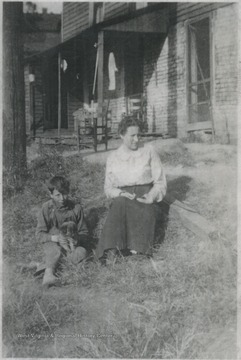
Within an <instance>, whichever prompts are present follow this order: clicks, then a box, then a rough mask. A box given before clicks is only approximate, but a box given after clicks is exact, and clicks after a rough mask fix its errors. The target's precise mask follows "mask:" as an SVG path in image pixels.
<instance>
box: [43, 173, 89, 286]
mask: <svg viewBox="0 0 241 360" xmlns="http://www.w3.org/2000/svg"><path fill="white" fill-rule="evenodd" d="M69 187H70V184H69V181H68V180H66V179H65V178H64V177H62V176H54V177H52V178H51V179H50V180H49V182H48V190H49V195H50V200H49V201H47V202H45V203H44V204H43V206H42V209H41V211H40V213H39V215H38V225H37V230H36V236H37V239H38V241H40V242H41V243H42V244H43V250H44V253H45V273H44V278H43V285H45V286H49V285H54V284H55V283H56V281H57V280H58V278H57V277H56V276H55V270H56V266H57V265H58V263H59V260H60V258H61V256H63V255H68V256H69V257H70V258H71V260H72V262H73V263H75V264H77V263H79V262H80V261H82V260H83V259H84V258H85V257H86V253H87V252H86V249H85V247H86V246H88V240H89V233H88V229H87V227H86V223H85V220H84V214H83V210H82V208H81V206H80V204H75V203H74V202H73V201H71V200H70V199H69V198H68V194H69Z"/></svg>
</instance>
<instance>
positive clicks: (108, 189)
mask: <svg viewBox="0 0 241 360" xmlns="http://www.w3.org/2000/svg"><path fill="white" fill-rule="evenodd" d="M115 183H116V181H115V176H114V174H113V171H112V158H111V157H109V158H108V159H107V163H106V171H105V186H104V190H105V194H106V196H107V198H109V199H113V198H116V197H118V196H119V195H120V193H121V189H119V188H118V186H117V185H116V184H115Z"/></svg>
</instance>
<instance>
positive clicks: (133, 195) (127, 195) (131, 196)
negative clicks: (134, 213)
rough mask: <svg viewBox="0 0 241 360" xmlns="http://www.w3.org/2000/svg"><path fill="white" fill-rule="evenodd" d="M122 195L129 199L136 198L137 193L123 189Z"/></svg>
mask: <svg viewBox="0 0 241 360" xmlns="http://www.w3.org/2000/svg"><path fill="white" fill-rule="evenodd" d="M120 196H123V197H126V198H127V199H129V200H134V199H135V198H136V194H131V193H129V192H127V191H122V192H121V193H120Z"/></svg>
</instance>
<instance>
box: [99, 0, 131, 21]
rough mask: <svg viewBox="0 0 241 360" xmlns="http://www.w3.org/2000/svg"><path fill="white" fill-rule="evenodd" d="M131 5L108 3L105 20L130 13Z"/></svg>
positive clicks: (106, 4)
mask: <svg viewBox="0 0 241 360" xmlns="http://www.w3.org/2000/svg"><path fill="white" fill-rule="evenodd" d="M129 8H130V4H129V3H127V2H123V3H122V2H106V3H105V16H104V20H108V19H111V18H114V17H116V16H120V15H124V14H127V13H128V12H129Z"/></svg>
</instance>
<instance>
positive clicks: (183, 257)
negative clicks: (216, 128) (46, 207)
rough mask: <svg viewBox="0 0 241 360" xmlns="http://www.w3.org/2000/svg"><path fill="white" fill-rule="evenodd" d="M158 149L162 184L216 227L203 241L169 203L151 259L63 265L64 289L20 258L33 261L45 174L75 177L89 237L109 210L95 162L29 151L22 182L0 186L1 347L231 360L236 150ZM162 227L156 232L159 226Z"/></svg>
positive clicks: (17, 351) (19, 352)
mask: <svg viewBox="0 0 241 360" xmlns="http://www.w3.org/2000/svg"><path fill="white" fill-rule="evenodd" d="M156 148H157V149H158V151H160V154H161V158H162V161H163V164H164V166H165V169H166V174H167V179H168V192H169V194H171V195H172V196H173V197H175V198H176V199H178V200H181V201H185V202H188V204H189V205H190V206H192V207H193V208H194V209H195V210H196V211H198V212H199V213H200V214H201V215H202V216H204V217H205V218H206V219H208V220H209V221H210V223H211V224H213V225H214V226H215V228H216V231H215V233H214V234H212V235H213V236H211V238H210V239H206V240H205V239H200V238H198V236H197V235H195V234H194V233H192V232H191V231H189V230H188V229H186V228H185V227H184V226H183V224H182V222H181V220H180V219H178V218H176V216H175V213H173V211H172V208H171V207H170V209H169V211H168V213H167V214H166V215H167V219H168V221H167V223H166V228H165V237H164V240H162V241H161V242H160V243H159V245H158V246H157V247H156V250H155V253H154V257H153V259H147V258H144V257H141V256H132V257H125V258H120V259H118V260H113V261H112V262H109V264H108V265H107V266H102V265H100V264H99V263H98V262H93V261H86V262H83V263H81V264H79V265H78V266H73V265H72V264H70V263H69V262H68V261H66V262H65V263H64V265H63V266H64V272H63V275H62V280H61V281H62V286H61V287H52V288H50V289H49V290H47V291H46V290H43V289H42V287H41V278H34V277H33V273H34V269H31V267H26V265H29V264H31V263H33V262H38V261H40V260H41V257H42V252H41V246H40V245H39V244H38V243H37V241H36V240H35V227H36V214H37V212H38V210H39V209H40V207H41V204H42V203H43V202H44V201H45V200H46V199H47V192H46V188H45V185H44V182H45V180H46V179H48V178H49V177H50V176H52V175H53V174H57V173H58V174H63V175H66V176H68V177H69V178H70V180H71V183H72V189H71V195H72V197H73V198H75V199H78V200H81V202H82V204H83V206H84V209H85V212H86V216H87V219H88V223H89V226H90V229H91V231H92V236H93V238H94V240H95V239H97V238H98V237H99V234H100V231H101V228H102V225H103V221H104V219H105V215H106V211H107V208H108V201H107V200H106V198H105V196H104V194H103V182H104V163H102V162H98V163H89V162H87V161H86V160H83V159H82V157H81V156H80V155H73V156H68V157H65V156H62V154H61V152H60V151H57V150H56V149H48V150H46V149H43V148H42V147H40V148H39V149H38V155H39V156H38V157H36V158H35V159H33V160H32V161H31V162H30V163H29V167H28V176H27V178H26V186H25V188H24V189H23V190H22V191H21V192H18V193H14V189H13V188H12V187H11V184H9V183H7V182H6V181H5V184H4V194H6V196H5V198H4V204H3V208H4V213H3V225H4V229H3V263H4V265H3V266H4V267H3V280H4V282H3V356H4V357H15V358H16V357H22V358H23V357H26V358H33V357H41V358H46V357H48V358H54V357H66V358H163V359H174V358H176V359H194V358H195V359H212V358H218V359H222V358H223V359H224V358H225V359H233V358H235V357H236V349H235V341H236V318H237V314H236V293H237V289H236V283H237V249H236V245H237V239H236V233H237V231H236V227H237V211H236V206H237V204H236V201H237V195H236V170H237V169H236V168H237V166H236V150H235V148H234V147H231V146H229V147H228V146H221V145H204V144H186V146H184V145H183V144H181V143H177V145H176V148H175V146H172V147H170V148H166V149H163V147H162V148H160V147H159V142H156ZM162 235H163V234H162Z"/></svg>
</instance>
